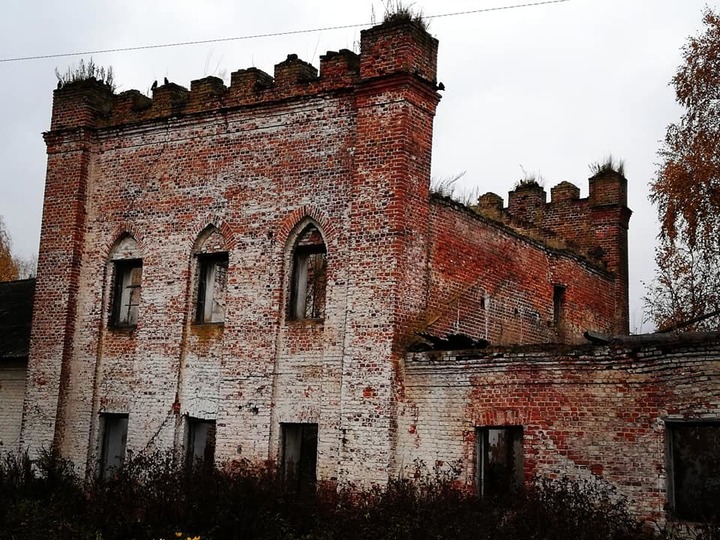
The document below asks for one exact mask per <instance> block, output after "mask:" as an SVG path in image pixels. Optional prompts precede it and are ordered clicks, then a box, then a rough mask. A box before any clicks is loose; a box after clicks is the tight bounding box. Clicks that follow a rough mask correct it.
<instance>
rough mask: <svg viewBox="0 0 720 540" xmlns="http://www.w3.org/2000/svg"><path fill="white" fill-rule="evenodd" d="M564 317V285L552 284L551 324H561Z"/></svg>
mask: <svg viewBox="0 0 720 540" xmlns="http://www.w3.org/2000/svg"><path fill="white" fill-rule="evenodd" d="M564 319H565V286H564V285H554V286H553V324H554V325H555V326H560V325H562V323H563V321H564Z"/></svg>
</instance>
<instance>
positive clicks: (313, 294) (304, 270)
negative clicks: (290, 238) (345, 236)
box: [290, 225, 327, 320]
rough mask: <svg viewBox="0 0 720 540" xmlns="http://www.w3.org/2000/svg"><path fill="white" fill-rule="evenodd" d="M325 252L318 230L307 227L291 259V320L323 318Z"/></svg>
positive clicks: (325, 284)
mask: <svg viewBox="0 0 720 540" xmlns="http://www.w3.org/2000/svg"><path fill="white" fill-rule="evenodd" d="M326 288H327V252H326V250H325V243H324V242H323V239H322V235H321V234H320V231H318V229H317V228H316V227H315V226H313V225H308V226H307V227H306V228H305V229H304V230H303V232H302V234H301V235H300V238H299V239H298V243H297V245H296V246H295V253H294V256H293V272H292V282H291V294H290V318H291V319H295V320H301V319H323V318H325V293H326Z"/></svg>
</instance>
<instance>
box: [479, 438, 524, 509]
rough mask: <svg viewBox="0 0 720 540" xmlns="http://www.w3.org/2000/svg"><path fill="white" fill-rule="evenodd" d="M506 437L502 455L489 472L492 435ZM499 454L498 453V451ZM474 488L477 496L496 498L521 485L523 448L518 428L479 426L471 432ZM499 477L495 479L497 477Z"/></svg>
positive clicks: (522, 479)
mask: <svg viewBox="0 0 720 540" xmlns="http://www.w3.org/2000/svg"><path fill="white" fill-rule="evenodd" d="M500 433H503V434H505V435H506V436H508V440H507V441H505V443H504V445H503V446H504V453H502V454H501V455H497V456H495V458H496V459H498V460H499V462H498V464H497V467H496V468H495V471H493V465H494V463H493V461H491V457H492V455H491V454H492V453H493V445H492V438H493V436H494V435H495V434H500ZM499 450H502V448H500V449H499ZM475 458H476V471H475V475H476V478H475V480H476V485H477V493H478V496H479V497H481V498H483V497H498V496H506V495H510V494H512V493H516V492H517V491H519V490H521V489H522V487H523V484H524V445H523V427H522V426H481V427H476V428H475ZM498 472H499V473H500V474H499V475H498V474H497V473H498Z"/></svg>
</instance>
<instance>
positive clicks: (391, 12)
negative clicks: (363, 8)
mask: <svg viewBox="0 0 720 540" xmlns="http://www.w3.org/2000/svg"><path fill="white" fill-rule="evenodd" d="M383 8H384V13H383V23H391V24H392V23H399V22H412V23H415V24H417V25H418V26H420V27H421V28H422V29H423V30H427V29H428V22H427V21H426V20H425V19H424V18H423V15H422V11H415V10H414V9H413V4H405V2H403V1H402V0H383Z"/></svg>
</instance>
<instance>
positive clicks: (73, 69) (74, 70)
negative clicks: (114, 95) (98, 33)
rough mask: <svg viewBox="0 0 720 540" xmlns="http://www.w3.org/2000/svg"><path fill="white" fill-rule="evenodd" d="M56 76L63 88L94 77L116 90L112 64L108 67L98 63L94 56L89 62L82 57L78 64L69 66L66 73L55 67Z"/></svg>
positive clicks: (59, 85) (59, 86)
mask: <svg viewBox="0 0 720 540" xmlns="http://www.w3.org/2000/svg"><path fill="white" fill-rule="evenodd" d="M55 76H56V77H57V80H58V88H63V87H64V86H67V85H68V84H72V83H76V82H80V81H88V80H91V79H94V80H96V81H98V82H101V83H103V84H104V85H106V86H107V87H108V88H110V90H112V91H113V92H114V91H115V75H114V74H113V68H112V66H110V67H108V68H107V69H106V68H105V67H103V66H99V65H97V64H96V63H95V62H94V61H93V59H92V58H90V60H88V61H87V62H85V61H84V60H82V59H81V60H80V62H79V63H78V65H77V66H70V67H68V68H67V71H66V72H65V73H60V71H59V70H58V69H57V68H55Z"/></svg>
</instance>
